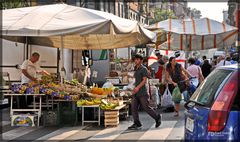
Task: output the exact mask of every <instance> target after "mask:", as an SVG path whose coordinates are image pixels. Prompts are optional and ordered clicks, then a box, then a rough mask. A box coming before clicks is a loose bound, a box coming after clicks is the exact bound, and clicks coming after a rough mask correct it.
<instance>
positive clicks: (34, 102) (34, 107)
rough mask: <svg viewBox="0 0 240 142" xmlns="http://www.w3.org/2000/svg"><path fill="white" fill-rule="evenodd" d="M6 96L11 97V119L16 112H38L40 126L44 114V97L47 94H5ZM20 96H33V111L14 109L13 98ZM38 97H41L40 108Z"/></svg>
mask: <svg viewBox="0 0 240 142" xmlns="http://www.w3.org/2000/svg"><path fill="white" fill-rule="evenodd" d="M4 96H6V97H9V96H10V99H11V100H10V117H12V116H13V113H14V112H37V118H38V119H37V125H38V126H39V123H40V117H41V114H42V96H45V94H4ZM19 96H33V108H32V109H13V97H19ZM36 97H39V106H38V108H37V105H36Z"/></svg>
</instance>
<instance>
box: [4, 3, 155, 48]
mask: <svg viewBox="0 0 240 142" xmlns="http://www.w3.org/2000/svg"><path fill="white" fill-rule="evenodd" d="M2 35H3V38H5V39H8V40H11V41H17V42H25V41H26V39H25V37H29V40H28V41H29V43H30V44H36V45H43V46H50V47H61V42H60V41H61V38H60V37H61V36H62V37H63V38H62V40H63V45H64V48H69V49H112V48H121V47H128V46H133V45H138V44H143V43H147V42H149V41H154V40H155V36H156V34H155V33H153V32H151V31H148V30H146V29H144V28H143V27H141V26H140V25H139V24H138V23H137V21H132V20H128V19H124V18H120V17H118V16H115V15H113V14H110V13H106V12H102V11H97V10H91V9H86V8H81V7H76V6H70V5H66V4H54V5H44V6H35V7H25V8H16V9H8V10H3V11H2Z"/></svg>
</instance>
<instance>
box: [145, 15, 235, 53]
mask: <svg viewBox="0 0 240 142" xmlns="http://www.w3.org/2000/svg"><path fill="white" fill-rule="evenodd" d="M146 28H147V29H151V30H159V29H160V30H163V31H165V32H166V34H167V41H166V42H164V43H163V44H161V45H160V49H165V50H185V51H192V50H206V49H212V48H223V47H228V46H231V45H232V44H233V43H234V42H235V41H236V38H237V28H236V27H233V26H230V25H227V24H225V23H220V22H217V21H215V20H210V19H208V18H202V19H168V20H165V21H161V22H158V23H155V24H153V25H150V26H148V27H146Z"/></svg>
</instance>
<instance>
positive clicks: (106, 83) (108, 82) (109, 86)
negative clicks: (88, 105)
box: [102, 81, 114, 88]
mask: <svg viewBox="0 0 240 142" xmlns="http://www.w3.org/2000/svg"><path fill="white" fill-rule="evenodd" d="M113 87H114V86H113V84H112V83H111V82H110V81H107V82H105V83H104V84H103V86H102V88H113Z"/></svg>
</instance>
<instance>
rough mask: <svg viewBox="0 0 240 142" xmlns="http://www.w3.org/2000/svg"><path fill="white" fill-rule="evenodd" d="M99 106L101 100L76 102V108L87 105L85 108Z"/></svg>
mask: <svg viewBox="0 0 240 142" xmlns="http://www.w3.org/2000/svg"><path fill="white" fill-rule="evenodd" d="M100 104H101V99H99V98H95V99H93V98H91V99H81V100H79V101H77V106H78V107H80V106H83V105H87V106H91V105H100Z"/></svg>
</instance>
